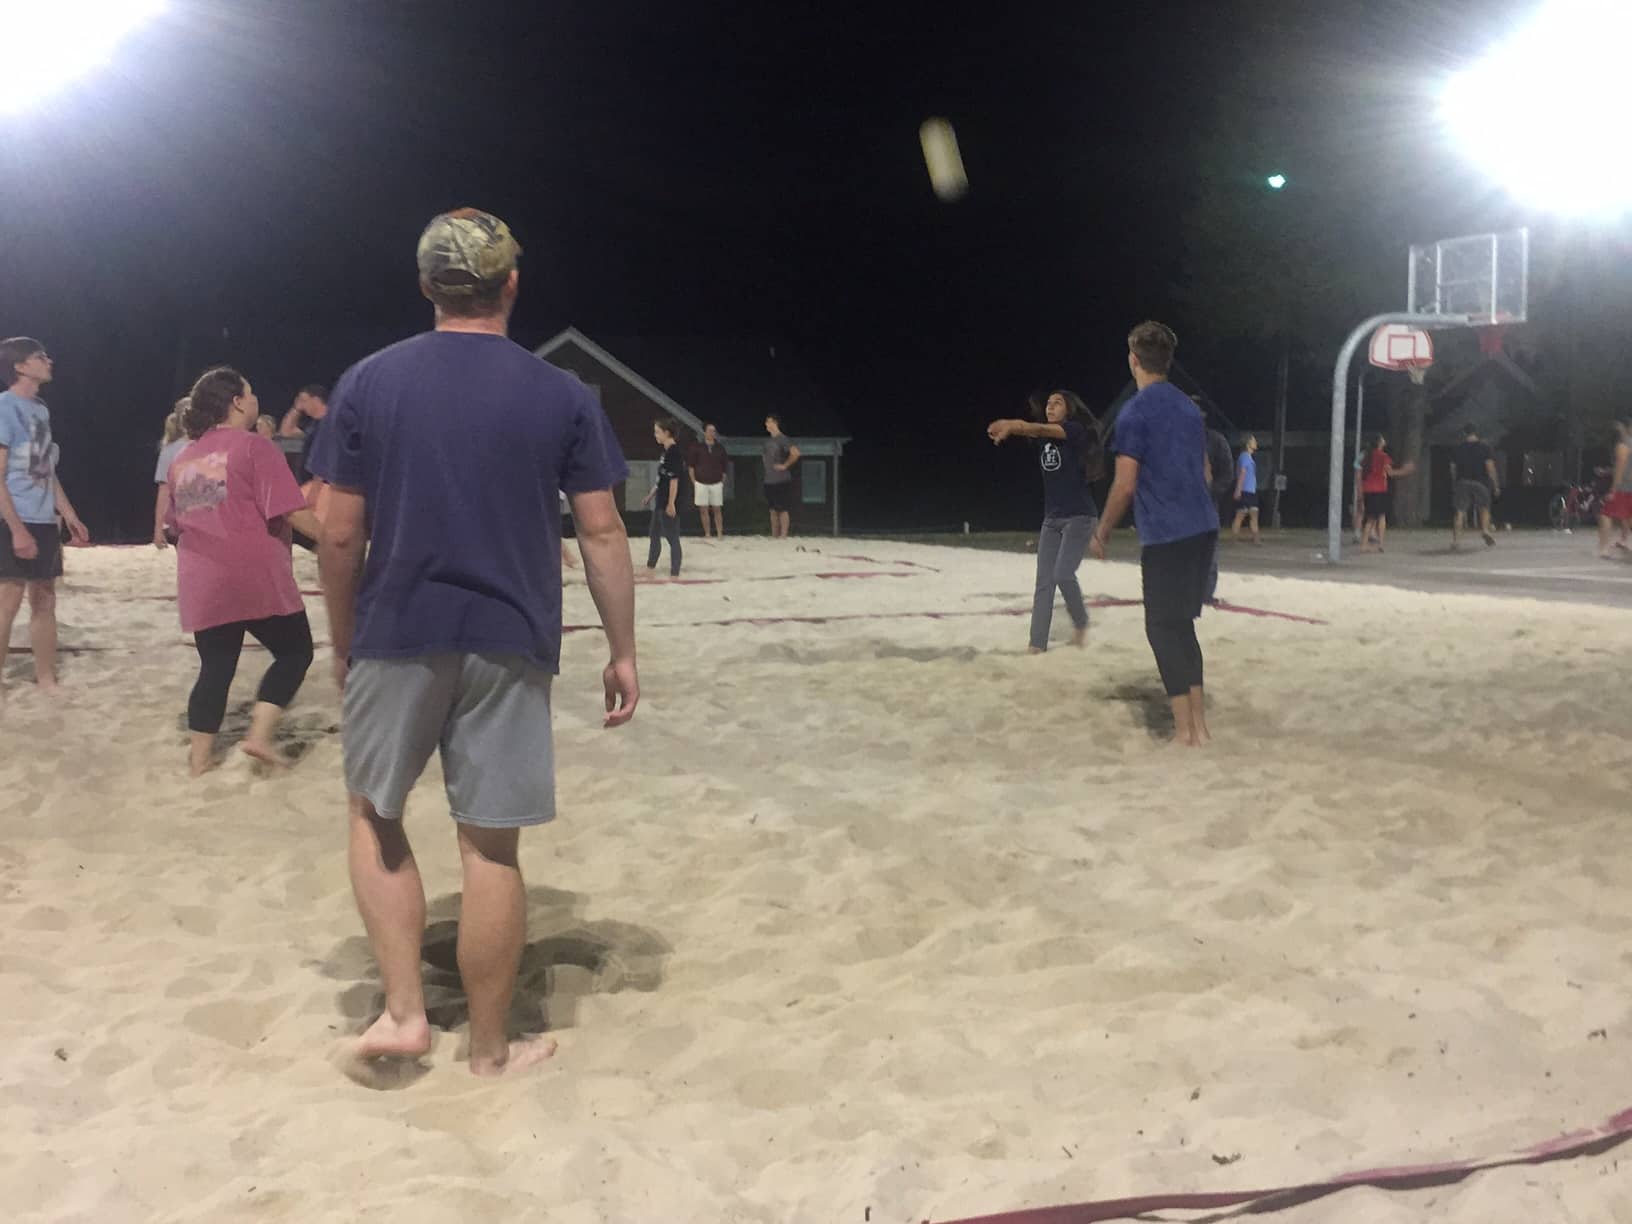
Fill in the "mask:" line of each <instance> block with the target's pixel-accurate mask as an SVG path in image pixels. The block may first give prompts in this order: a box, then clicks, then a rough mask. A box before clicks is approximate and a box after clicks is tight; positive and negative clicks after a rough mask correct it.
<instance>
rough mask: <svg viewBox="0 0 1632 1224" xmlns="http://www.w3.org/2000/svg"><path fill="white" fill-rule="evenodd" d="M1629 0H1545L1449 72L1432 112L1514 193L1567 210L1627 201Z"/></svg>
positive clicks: (1590, 211)
mask: <svg viewBox="0 0 1632 1224" xmlns="http://www.w3.org/2000/svg"><path fill="white" fill-rule="evenodd" d="M1629 56H1632V4H1628V3H1627V2H1626V0H1549V3H1547V4H1545V5H1543V6H1542V7H1541V9H1540V10H1538V11H1537V12H1536V13H1535V15H1534V16H1533V17H1532V18H1531V19H1530V20H1529V21H1528V22H1527V23H1526V24H1525V25H1523V26H1522V27H1520V28H1519V29H1518V30H1516V31H1515V32H1514V33H1513V34H1512V35H1511V36H1510V37H1508V38H1507V39H1506V40H1504V41H1503V42H1501V43H1499V44H1498V45H1496V46H1495V47H1494V48H1492V50H1491V51H1490V53H1489V54H1488V55H1487V56H1486V57H1485V58H1484V59H1483V60H1481V61H1479V62H1478V63H1476V64H1474V65H1473V66H1472V67H1470V68H1468V69H1467V70H1466V71H1464V72H1462V73H1460V74H1459V75H1457V76H1456V77H1454V78H1453V79H1452V80H1451V81H1450V82H1449V84H1448V85H1447V87H1446V89H1445V92H1444V95H1443V97H1442V98H1441V100H1440V116H1441V118H1442V120H1443V121H1444V122H1445V124H1446V126H1447V128H1448V129H1449V131H1450V133H1451V135H1452V136H1453V137H1454V138H1455V140H1456V142H1457V144H1458V145H1459V146H1460V147H1461V148H1462V150H1463V151H1464V152H1465V153H1466V154H1467V156H1468V157H1469V158H1470V159H1471V160H1472V161H1473V162H1474V163H1475V164H1477V165H1478V166H1479V167H1480V168H1481V169H1482V170H1484V171H1485V173H1487V174H1489V175H1490V176H1491V177H1492V178H1494V179H1495V180H1496V181H1497V182H1499V183H1500V184H1501V185H1502V187H1503V188H1505V189H1506V190H1507V191H1508V192H1509V193H1511V194H1512V195H1513V196H1514V197H1515V198H1516V199H1518V200H1519V201H1520V202H1522V203H1524V204H1526V205H1529V206H1532V207H1535V208H1540V209H1545V210H1547V211H1549V212H1556V213H1563V214H1567V215H1573V216H1609V217H1615V216H1619V215H1621V214H1623V213H1625V212H1627V211H1629V210H1632V159H1629V158H1627V157H1626V156H1625V153H1624V149H1625V142H1626V123H1627V117H1628V116H1632V72H1628V70H1627V64H1628V62H1629Z"/></svg>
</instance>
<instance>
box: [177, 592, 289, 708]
mask: <svg viewBox="0 0 1632 1224" xmlns="http://www.w3.org/2000/svg"><path fill="white" fill-rule="evenodd" d="M246 631H248V632H249V633H250V634H251V635H252V636H253V637H254V638H255V640H256V641H257V642H259V643H260V644H261V645H262V646H265V647H266V648H267V649H268V650H270V651H271V652H272V666H271V667H269V668H267V669H266V675H264V676H262V677H261V689H260V692H259V693H257V694H256V696H255V699H256V700H257V701H265V702H269V703H270V704H272V705H275V706H280V707H284V708H287V707H288V705H289V703H290V702H291V701H293V700H294V699H295V694H296V693H298V692H299V691H300V684H301V681H303V680H305V679H306V669H307V668H308V667H310V666H311V665H312V626H311V623H310V622H309V621H307V619H306V613H305V612H291V613H289V614H288V615H287V616H268V617H266V618H265V619H264V620H255V621H233V622H232V623H231V624H230V625H212V626H211V627H210V628H208V629H200V630H199V631H198V632H197V633H195V634H193V641H194V643H195V644H196V645H197V647H198V663H199V667H198V681H197V682H196V683H195V684H194V685H193V695H192V696H191V697H190V698H189V699H188V701H187V726H188V727H189V728H191V729H192V730H194V731H202V732H204V733H205V734H207V735H214V734H215V733H216V732H217V731H219V730H221V720H222V719H223V718H224V717H226V713H227V690H228V689H230V688H231V687H232V678H233V676H234V675H236V674H237V672H238V652H239V651H241V650H242V649H243V647H244V633H245V632H246Z"/></svg>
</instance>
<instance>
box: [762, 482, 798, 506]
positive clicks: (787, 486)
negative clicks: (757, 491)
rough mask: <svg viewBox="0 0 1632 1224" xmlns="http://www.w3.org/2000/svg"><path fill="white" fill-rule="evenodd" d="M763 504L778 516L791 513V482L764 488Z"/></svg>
mask: <svg viewBox="0 0 1632 1224" xmlns="http://www.w3.org/2000/svg"><path fill="white" fill-rule="evenodd" d="M765 504H766V505H767V506H769V507H770V508H771V509H772V510H775V511H776V512H777V513H778V514H789V513H791V512H792V511H793V481H791V480H790V481H787V482H786V483H784V484H774V485H766V486H765Z"/></svg>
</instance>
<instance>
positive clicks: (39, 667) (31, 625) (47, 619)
mask: <svg viewBox="0 0 1632 1224" xmlns="http://www.w3.org/2000/svg"><path fill="white" fill-rule="evenodd" d="M28 644H29V645H30V646H32V647H33V648H34V683H35V684H38V685H39V686H40V687H41V688H42V689H44V690H45V691H46V692H50V691H51V690H53V689H55V688H56V687H57V584H56V582H55V581H44V582H30V583H29V584H28Z"/></svg>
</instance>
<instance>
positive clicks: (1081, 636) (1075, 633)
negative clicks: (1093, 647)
mask: <svg viewBox="0 0 1632 1224" xmlns="http://www.w3.org/2000/svg"><path fill="white" fill-rule="evenodd" d="M1087 641H1088V626H1087V625H1084V626H1083V627H1082V628H1081V629H1073V630H1071V645H1073V646H1082V645H1084V644H1086V643H1087Z"/></svg>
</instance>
